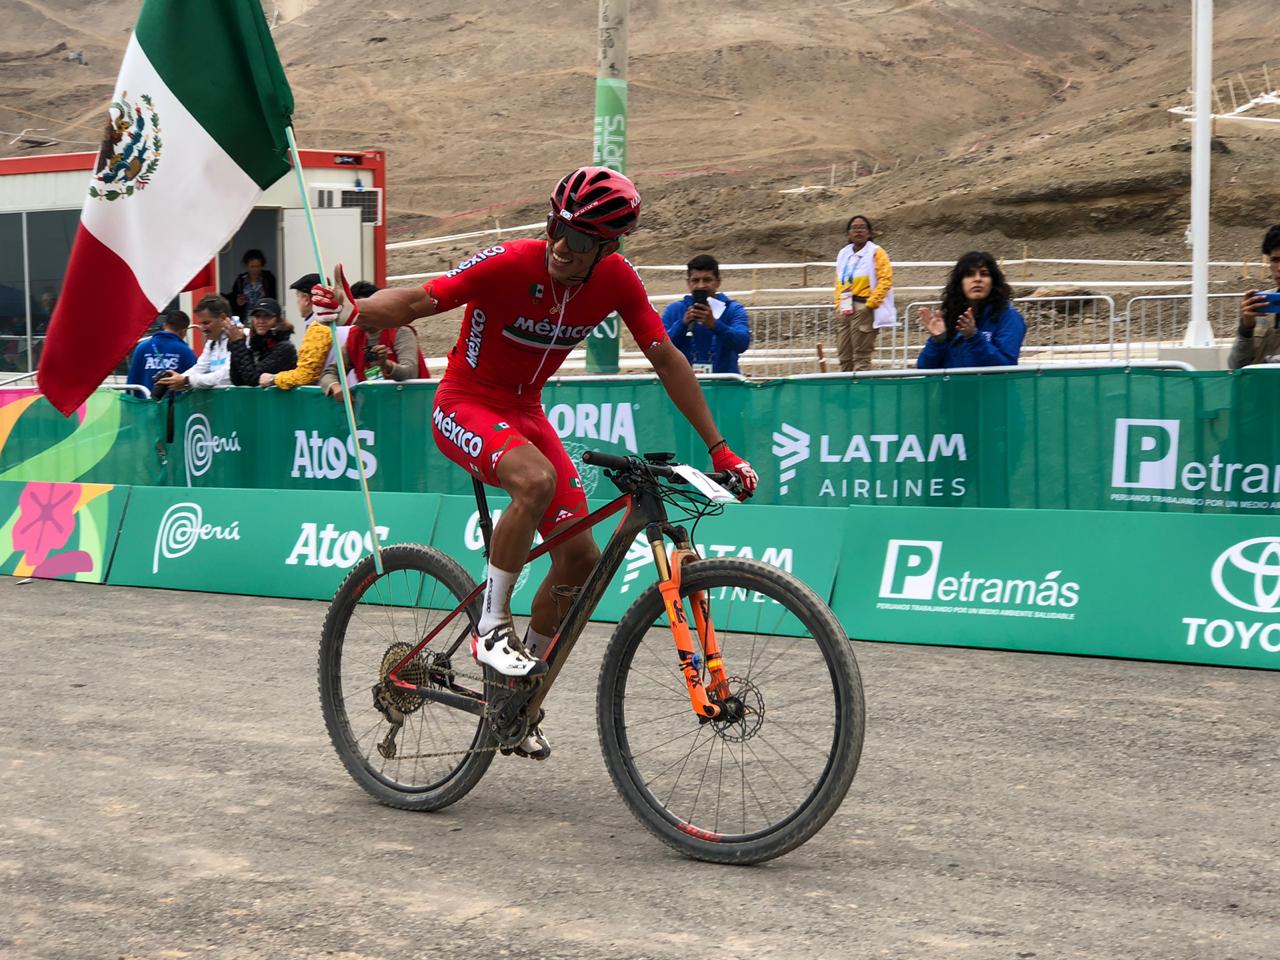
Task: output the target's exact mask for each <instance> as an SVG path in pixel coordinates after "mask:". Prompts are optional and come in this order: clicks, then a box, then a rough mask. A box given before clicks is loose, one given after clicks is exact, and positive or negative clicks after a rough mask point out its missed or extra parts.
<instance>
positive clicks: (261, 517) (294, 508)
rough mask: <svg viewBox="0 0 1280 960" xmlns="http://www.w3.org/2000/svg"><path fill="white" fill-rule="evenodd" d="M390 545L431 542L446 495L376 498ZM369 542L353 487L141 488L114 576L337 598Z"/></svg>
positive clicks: (382, 537) (131, 581) (382, 536)
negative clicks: (339, 490) (296, 489)
mask: <svg viewBox="0 0 1280 960" xmlns="http://www.w3.org/2000/svg"><path fill="white" fill-rule="evenodd" d="M373 506H374V512H375V516H376V517H377V522H378V539H379V541H380V542H382V543H400V542H405V541H409V542H414V543H429V542H430V541H431V536H432V533H433V531H434V529H435V522H436V514H437V512H438V511H439V507H440V498H439V497H438V496H436V495H434V494H416V495H411V494H383V495H379V496H376V497H374V505H373ZM370 550H371V545H370V536H369V520H368V514H367V513H366V512H365V509H364V504H363V502H362V501H361V498H360V497H359V496H357V495H352V494H350V493H319V492H311V493H306V494H298V493H292V492H289V491H285V490H199V491H194V490H180V489H173V488H166V487H135V488H133V494H132V496H131V497H130V501H129V510H128V515H127V518H126V521H125V524H124V529H123V531H122V532H121V535H120V543H119V547H118V549H117V551H116V559H115V562H114V563H113V564H112V568H111V576H110V580H109V582H110V583H112V584H119V585H125V586H137V587H169V588H174V589H180V590H204V591H209V592H212V593H243V594H250V595H257V596H268V597H302V598H311V599H316V600H329V599H331V598H332V597H333V594H334V592H335V591H336V590H337V589H338V584H339V583H341V582H342V578H343V577H345V576H346V575H347V572H348V571H349V570H350V569H351V568H352V567H353V566H355V565H356V563H357V562H358V561H359V559H360V558H361V557H363V556H366V555H367V554H368V553H369V552H370Z"/></svg>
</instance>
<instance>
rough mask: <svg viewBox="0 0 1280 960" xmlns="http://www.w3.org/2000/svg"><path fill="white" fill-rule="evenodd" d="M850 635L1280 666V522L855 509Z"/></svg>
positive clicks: (843, 583)
mask: <svg viewBox="0 0 1280 960" xmlns="http://www.w3.org/2000/svg"><path fill="white" fill-rule="evenodd" d="M847 518H848V529H847V532H846V535H845V550H844V556H843V557H842V558H841V561H840V570H839V574H838V577H837V581H836V585H835V592H834V594H833V600H832V607H833V608H834V609H835V611H836V615H837V616H838V617H840V620H841V622H842V623H843V624H844V626H845V629H846V630H847V631H848V633H849V634H850V635H851V636H853V637H859V638H864V639H872V640H891V641H899V642H903V643H928V644H947V645H956V646H974V647H994V648H997V649H1002V650H1033V651H1039V652H1045V653H1070V654H1085V655H1089V656H1107V657H1132V658H1135V659H1141V660H1166V661H1180V662H1185V663H1207V664H1215V665H1218V666H1238V667H1266V668H1268V669H1280V519H1277V518H1275V517H1269V518H1267V519H1266V520H1263V519H1262V518H1253V517H1249V518H1246V517H1211V516H1204V517H1190V516H1182V517H1177V516H1168V517H1160V516H1153V515H1150V514H1137V513H1134V514H1116V513H1102V512H1094V511H1062V510H948V511H937V510H924V509H911V508H895V509H886V510H870V509H864V508H853V509H851V510H849V511H848V513H847Z"/></svg>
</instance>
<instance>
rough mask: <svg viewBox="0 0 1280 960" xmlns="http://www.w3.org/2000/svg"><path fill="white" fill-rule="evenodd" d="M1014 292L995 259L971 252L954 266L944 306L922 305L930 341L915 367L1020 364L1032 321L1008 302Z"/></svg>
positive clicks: (1009, 365) (944, 295) (944, 296)
mask: <svg viewBox="0 0 1280 960" xmlns="http://www.w3.org/2000/svg"><path fill="white" fill-rule="evenodd" d="M1012 293H1013V291H1012V290H1010V288H1009V284H1008V282H1007V281H1006V280H1005V278H1004V274H1003V273H1002V272H1001V270H1000V267H999V265H998V264H997V263H996V258H995V257H993V256H992V255H991V254H989V253H983V252H980V251H973V252H972V253H966V254H965V255H964V256H963V257H961V258H960V259H959V260H958V261H957V262H956V265H955V266H954V267H953V268H952V269H951V276H950V277H949V278H948V280H947V286H946V289H945V290H944V291H943V293H942V309H940V310H930V309H929V308H928V307H921V308H920V324H921V326H923V327H924V328H925V330H926V331H928V333H929V340H928V342H927V343H925V345H924V349H923V350H921V351H920V358H919V359H918V360H917V361H916V366H917V367H919V368H922V369H924V368H937V367H1012V366H1015V365H1016V364H1017V362H1018V353H1019V352H1020V351H1021V350H1022V341H1023V339H1024V338H1025V337H1026V335H1027V322H1026V320H1024V319H1023V318H1022V314H1020V313H1019V312H1018V311H1017V310H1015V309H1014V308H1013V305H1012V304H1011V303H1010V302H1009V301H1010V299H1011V297H1012Z"/></svg>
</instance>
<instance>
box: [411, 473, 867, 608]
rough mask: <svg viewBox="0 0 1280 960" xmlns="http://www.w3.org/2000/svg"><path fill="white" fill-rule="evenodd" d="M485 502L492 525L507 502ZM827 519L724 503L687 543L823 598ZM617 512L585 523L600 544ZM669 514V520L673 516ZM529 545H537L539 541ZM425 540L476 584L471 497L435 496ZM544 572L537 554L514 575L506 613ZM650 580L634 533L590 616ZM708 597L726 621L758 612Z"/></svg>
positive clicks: (528, 599) (828, 560)
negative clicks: (430, 534) (793, 581)
mask: <svg viewBox="0 0 1280 960" xmlns="http://www.w3.org/2000/svg"><path fill="white" fill-rule="evenodd" d="M489 500H490V510H491V511H492V513H493V519H494V522H495V523H496V522H497V520H498V518H499V517H500V516H501V515H502V508H503V506H504V504H505V503H506V502H507V501H506V498H505V497H503V496H501V495H496V496H490V498H489ZM608 502H609V501H608V500H593V501H591V504H590V505H591V508H592V509H593V510H595V509H597V508H599V507H602V506H605V505H606V504H607V503H608ZM830 516H831V514H830V513H829V512H828V511H824V510H820V509H817V508H807V509H806V508H800V509H785V510H780V509H773V510H763V509H751V508H749V507H744V506H741V505H731V506H730V507H729V508H728V509H727V510H726V511H725V513H724V514H722V515H720V516H718V517H708V518H706V519H704V520H702V521H701V522H700V523H699V524H698V526H697V529H696V532H695V543H696V544H697V545H698V548H699V551H700V552H701V553H702V555H703V556H707V557H746V558H754V559H756V560H762V561H763V562H765V563H768V564H771V565H773V566H775V567H778V568H780V569H782V570H786V571H787V572H788V573H794V574H795V575H796V576H797V577H799V578H800V579H801V580H803V581H804V582H805V583H807V584H809V585H810V586H811V587H813V589H814V590H815V591H817V593H818V595H819V596H821V597H824V598H825V597H827V596H829V595H830V592H831V585H832V583H833V582H834V580H835V574H836V560H837V558H838V557H839V556H840V546H841V542H842V539H843V531H842V528H841V525H838V524H837V525H835V529H834V531H833V529H832V524H831V521H830ZM621 517H622V514H617V515H615V516H613V517H609V518H608V519H606V520H603V521H601V522H600V523H598V524H596V525H595V526H594V527H593V528H592V535H593V536H594V537H595V539H596V543H597V544H598V545H599V546H600V547H601V548H603V547H604V545H605V544H606V543H607V542H608V541H609V538H610V537H611V536H612V535H613V531H614V530H615V529H616V528H617V526H618V523H619V522H620V520H621ZM672 519H673V521H674V520H676V519H677V518H676V517H675V516H674V515H673V517H672ZM535 542H538V543H540V542H541V538H538V539H537V540H536V541H535ZM432 545H433V546H435V547H437V548H439V549H440V550H442V551H444V552H445V553H446V554H448V555H449V556H451V557H454V558H456V559H457V560H458V561H459V562H460V563H462V565H463V566H464V567H466V568H467V571H468V572H469V573H470V574H471V575H472V577H474V578H475V580H476V582H480V581H481V580H482V579H483V577H484V573H485V561H484V556H483V548H484V541H483V537H482V536H481V533H480V525H479V513H478V511H477V510H476V503H475V499H474V497H451V496H447V497H443V498H442V503H441V507H440V520H439V522H438V523H437V524H436V533H435V538H434V539H433V540H432ZM549 569H550V559H549V558H548V557H541V558H539V559H538V560H537V561H535V562H534V563H533V564H531V565H530V566H528V567H526V568H525V570H524V571H522V572H521V574H520V579H519V580H517V581H516V587H515V590H514V591H513V593H512V596H511V610H512V612H513V613H515V614H517V615H518V616H525V615H527V614H528V613H529V607H530V604H531V603H532V602H533V597H534V594H535V593H536V592H537V589H538V586H539V584H541V583H542V581H543V580H544V579H545V578H546V575H547V573H548V571H549ZM655 579H656V570H655V568H654V563H653V551H652V550H651V549H650V548H649V544H648V541H646V540H645V539H644V537H643V536H638V537H637V538H636V539H635V542H634V543H633V544H632V545H631V547H630V548H629V549H628V551H627V559H626V562H625V564H624V565H623V568H622V569H621V570H620V571H619V572H618V575H617V576H616V577H615V578H614V581H613V583H612V584H610V587H609V590H608V592H607V593H606V594H605V595H604V597H603V598H601V601H600V604H599V606H598V607H597V608H596V612H595V617H594V619H596V620H603V621H609V622H616V621H617V620H618V619H620V618H621V616H622V614H623V613H624V612H626V610H627V608H628V607H630V606H631V604H632V603H634V602H635V600H636V597H638V596H639V595H640V594H641V593H642V592H643V591H644V589H645V588H646V587H647V586H649V584H651V583H653V582H655ZM712 599H713V600H721V601H725V608H726V610H728V611H729V612H730V615H731V618H730V619H729V621H728V625H729V626H735V625H737V626H740V625H742V623H743V622H744V621H743V620H742V619H740V618H748V617H750V618H755V617H760V616H762V612H761V609H760V606H759V605H758V604H756V605H753V604H754V601H755V598H754V597H745V596H744V597H731V596H727V595H726V596H720V597H713V598H712ZM764 622H765V623H768V624H770V625H771V626H773V627H776V628H779V629H776V630H775V631H774V632H778V633H784V632H789V631H790V630H791V629H792V628H793V626H794V625H792V624H789V623H780V622H777V621H770V620H768V619H767V618H766V619H765V621H764ZM766 632H768V631H766Z"/></svg>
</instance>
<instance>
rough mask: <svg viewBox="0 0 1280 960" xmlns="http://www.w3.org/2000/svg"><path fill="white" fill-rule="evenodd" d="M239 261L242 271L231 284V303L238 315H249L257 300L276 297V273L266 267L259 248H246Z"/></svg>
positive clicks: (264, 256) (263, 256)
mask: <svg viewBox="0 0 1280 960" xmlns="http://www.w3.org/2000/svg"><path fill="white" fill-rule="evenodd" d="M240 262H241V263H242V264H244V273H242V274H240V275H239V276H237V277H236V279H235V282H234V283H233V284H232V285H231V305H232V307H233V308H234V309H235V311H236V313H237V314H238V315H239V316H241V317H249V316H252V315H253V308H254V307H256V306H257V305H258V301H259V300H274V299H275V298H276V275H275V274H274V273H272V272H271V271H270V270H268V269H267V268H266V267H267V257H266V254H264V253H263V252H262V251H261V250H246V251H245V253H244V256H243V257H241V258H240Z"/></svg>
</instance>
